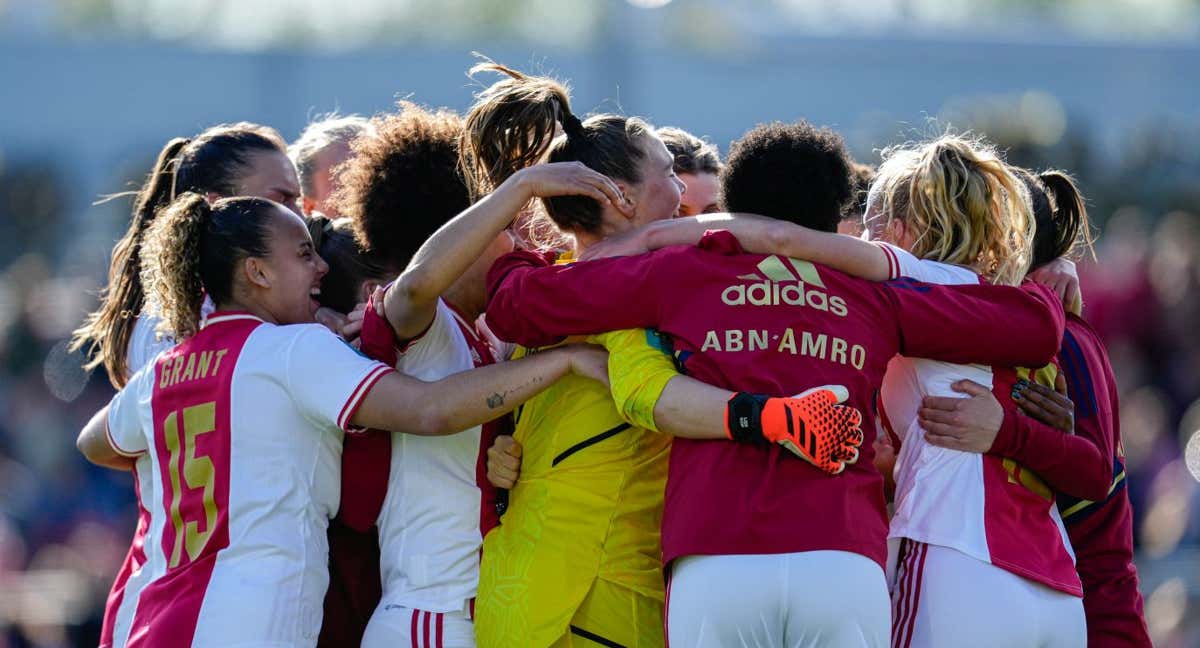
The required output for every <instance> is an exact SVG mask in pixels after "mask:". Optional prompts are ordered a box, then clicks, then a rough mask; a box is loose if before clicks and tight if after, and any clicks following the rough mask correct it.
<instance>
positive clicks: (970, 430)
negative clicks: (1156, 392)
mask: <svg viewBox="0 0 1200 648" xmlns="http://www.w3.org/2000/svg"><path fill="white" fill-rule="evenodd" d="M1019 175H1020V177H1021V179H1022V180H1023V181H1024V182H1025V186H1026V187H1027V188H1028V189H1029V193H1030V196H1031V197H1032V199H1033V214H1034V217H1035V218H1036V219H1037V234H1036V235H1035V236H1034V241H1033V263H1032V265H1031V272H1030V274H1037V273H1038V271H1039V270H1040V269H1041V268H1044V267H1045V266H1046V265H1047V264H1048V263H1050V262H1051V261H1053V260H1055V259H1061V258H1067V257H1070V256H1074V255H1075V253H1076V250H1077V248H1078V247H1080V245H1079V244H1080V242H1081V241H1082V242H1083V243H1085V244H1088V245H1089V246H1090V237H1089V226H1088V218H1087V211H1086V209H1085V207H1084V202H1083V198H1082V196H1081V195H1080V193H1079V190H1078V188H1076V186H1075V183H1074V181H1072V180H1071V178H1070V176H1068V175H1066V174H1065V173H1063V172H1061V171H1045V172H1042V173H1039V174H1036V175H1035V174H1033V173H1031V172H1029V171H1025V170H1022V171H1021V172H1020V174H1019ZM1068 303H1069V304H1071V305H1072V308H1069V309H1068V313H1067V328H1066V332H1065V333H1064V335H1063V346H1062V349H1061V350H1060V351H1059V354H1058V365H1059V367H1061V368H1062V373H1061V374H1059V375H1060V376H1062V375H1064V374H1065V376H1066V391H1067V394H1068V395H1069V397H1070V400H1067V399H1066V398H1065V397H1063V396H1061V395H1060V394H1058V393H1056V392H1055V391H1054V390H1049V389H1047V388H1046V387H1044V386H1042V385H1039V384H1037V383H1026V384H1028V386H1027V387H1024V386H1021V387H1020V388H1019V389H1017V390H1015V391H1014V392H1013V398H1015V399H1016V403H1017V406H1018V407H1019V408H1020V409H1021V410H1022V411H1024V412H1025V413H1027V414H1030V415H1031V416H1036V417H1038V418H1039V419H1041V420H1042V421H1043V422H1045V423H1048V424H1052V425H1055V426H1057V427H1059V428H1060V430H1061V431H1060V432H1058V434H1057V435H1054V436H1050V437H1049V438H1045V439H1043V438H1038V437H1037V436H1035V435H1033V434H1027V435H1025V436H1024V437H1022V436H1020V435H1018V434H1013V433H1012V430H1011V427H1012V426H1010V425H1008V423H1009V421H1010V420H1011V418H1012V416H1013V414H1014V413H1013V411H1012V409H1013V407H1012V405H1011V404H1010V403H1008V402H1005V403H1004V404H1003V406H1002V405H1001V402H1000V401H997V399H996V397H995V396H994V395H993V394H992V392H991V391H986V390H977V392H978V395H976V396H972V397H971V398H970V399H959V398H954V399H948V398H934V397H930V398H926V399H925V403H924V407H923V408H922V410H921V425H922V427H924V428H925V429H927V430H929V431H930V434H931V436H930V442H931V443H934V444H937V445H946V446H948V447H952V448H956V449H962V450H969V451H974V452H991V453H993V454H999V455H1002V456H1005V457H1008V458H1011V459H1014V460H1016V461H1018V462H1020V463H1021V464H1022V465H1024V466H1026V467H1028V468H1030V469H1032V470H1034V471H1035V472H1037V474H1038V475H1039V476H1041V477H1042V478H1043V479H1044V480H1045V481H1046V482H1047V483H1048V484H1049V485H1050V486H1051V487H1053V488H1055V490H1058V491H1060V493H1059V496H1058V498H1057V503H1058V508H1059V511H1060V512H1061V513H1062V517H1063V522H1065V523H1066V525H1067V532H1068V533H1069V534H1070V538H1071V546H1072V547H1073V548H1074V550H1075V558H1076V564H1075V566H1076V569H1077V570H1078V571H1079V576H1080V578H1081V580H1082V581H1083V608H1084V612H1085V614H1086V617H1087V634H1088V637H1087V644H1088V645H1089V646H1099V647H1104V648H1107V647H1110V646H1111V647H1113V648H1116V647H1118V646H1137V647H1139V648H1140V647H1144V646H1149V645H1151V644H1150V636H1149V633H1148V631H1147V629H1146V620H1145V617H1144V615H1143V613H1142V596H1141V593H1140V592H1139V591H1138V576H1137V568H1136V567H1135V566H1134V564H1133V521H1132V520H1133V515H1132V510H1131V508H1130V504H1129V493H1128V490H1127V489H1126V488H1125V457H1124V451H1123V449H1122V446H1121V431H1120V426H1119V421H1120V419H1119V416H1118V408H1119V406H1118V403H1117V388H1116V381H1115V379H1114V378H1113V373H1112V367H1111V365H1110V364H1109V361H1108V355H1107V353H1106V352H1105V350H1104V345H1103V343H1102V341H1101V340H1100V337H1099V336H1098V335H1097V334H1096V332H1095V331H1094V330H1093V329H1092V328H1091V327H1090V326H1089V325H1088V323H1087V321H1086V320H1084V319H1083V318H1082V317H1081V316H1080V314H1079V310H1080V308H1079V307H1080V303H1079V301H1078V300H1069V301H1068ZM958 387H959V388H971V386H970V385H968V384H964V385H959V386H958ZM1001 400H1005V401H1006V399H1004V398H1003V396H1002V397H1001ZM1071 401H1074V402H1073V403H1072V402H1071ZM1063 405H1065V407H1063ZM1000 419H1003V424H1001V423H1000ZM1064 433H1065V434H1066V435H1075V436H1076V437H1079V438H1082V439H1086V440H1088V441H1089V442H1091V443H1093V444H1094V445H1096V446H1097V448H1098V449H1099V458H1098V461H1092V462H1080V461H1064V460H1061V459H1059V460H1057V461H1056V460H1055V459H1056V458H1061V457H1062V455H1063V453H1062V452H1057V451H1056V450H1057V448H1056V447H1055V446H1056V445H1061V444H1063V443H1064V442H1065V441H1066V440H1067V439H1070V438H1071V437H1067V436H1064ZM1051 434H1052V435H1053V434H1054V433H1053V432H1052V433H1051ZM1055 437H1058V438H1055ZM1083 480H1087V481H1092V482H1095V481H1097V480H1099V481H1100V483H1101V484H1103V485H1104V488H1103V491H1102V496H1096V495H1093V496H1092V497H1091V498H1088V497H1083V496H1069V495H1065V494H1063V493H1064V492H1066V491H1068V486H1067V485H1068V484H1070V483H1072V482H1075V483H1078V482H1080V481H1083Z"/></svg>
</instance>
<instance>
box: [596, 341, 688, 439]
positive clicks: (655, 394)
mask: <svg viewBox="0 0 1200 648" xmlns="http://www.w3.org/2000/svg"><path fill="white" fill-rule="evenodd" d="M588 342H591V343H592V344H600V345H602V346H604V348H605V349H608V379H609V383H610V385H611V389H612V396H613V402H614V403H616V406H617V412H619V413H620V414H621V418H623V419H625V420H626V421H627V422H629V423H630V424H632V425H635V426H637V427H640V428H644V429H647V430H654V431H656V432H657V431H658V427H657V426H655V424H654V406H655V405H656V404H658V399H659V398H660V397H661V396H662V393H663V390H664V389H666V387H667V383H668V382H670V380H671V379H672V378H674V377H675V376H678V375H679V372H678V371H677V370H676V369H675V363H674V362H673V361H672V360H671V355H670V353H671V350H670V349H669V348H664V345H663V341H662V338H661V337H660V336H659V335H658V334H657V333H656V332H655V331H652V330H649V329H626V330H623V331H614V332H612V333H602V334H600V335H596V336H592V337H591V338H589V340H588Z"/></svg>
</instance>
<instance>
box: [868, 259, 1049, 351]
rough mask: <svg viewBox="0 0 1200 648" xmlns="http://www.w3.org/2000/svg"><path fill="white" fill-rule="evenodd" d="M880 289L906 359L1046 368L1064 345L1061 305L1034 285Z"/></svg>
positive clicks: (909, 283) (903, 284)
mask: <svg viewBox="0 0 1200 648" xmlns="http://www.w3.org/2000/svg"><path fill="white" fill-rule="evenodd" d="M881 287H882V288H883V294H882V295H881V297H882V298H883V299H885V300H886V301H887V303H888V305H889V306H890V308H892V309H893V312H894V314H895V316H896V324H897V326H898V330H897V332H898V334H899V337H900V341H901V345H900V346H901V348H900V352H901V353H902V354H904V355H906V356H910V357H917V358H932V359H934V360H943V361H945V362H955V363H960V364H970V363H979V364H986V365H996V366H1002V367H1016V366H1021V367H1041V366H1044V365H1046V364H1049V363H1050V361H1051V359H1052V358H1053V357H1054V356H1055V354H1056V353H1057V352H1058V348H1059V344H1060V343H1061V341H1062V335H1063V328H1064V326H1065V319H1064V314H1063V307H1062V302H1061V301H1059V298H1058V295H1056V294H1054V293H1053V292H1051V291H1050V290H1049V289H1048V288H1046V287H1044V286H1041V285H1039V284H1037V283H1035V282H1031V281H1027V282H1025V283H1024V284H1022V285H1021V286H990V285H960V286H939V285H934V284H927V283H922V282H919V281H914V280H910V279H899V280H896V281H891V282H888V283H886V284H881Z"/></svg>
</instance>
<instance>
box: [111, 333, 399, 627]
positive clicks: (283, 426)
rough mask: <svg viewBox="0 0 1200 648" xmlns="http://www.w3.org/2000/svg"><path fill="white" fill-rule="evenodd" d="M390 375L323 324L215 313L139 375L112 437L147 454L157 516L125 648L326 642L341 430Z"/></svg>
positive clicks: (126, 599) (121, 620)
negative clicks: (320, 638)
mask: <svg viewBox="0 0 1200 648" xmlns="http://www.w3.org/2000/svg"><path fill="white" fill-rule="evenodd" d="M390 371H392V370H391V368H390V367H387V366H386V365H383V364H380V363H377V362H373V361H371V360H368V359H366V358H364V357H362V356H361V355H359V354H358V353H357V352H355V351H354V350H353V349H351V348H350V347H349V346H347V345H346V344H345V343H344V342H342V341H341V340H340V339H338V338H337V337H336V336H334V335H333V334H332V333H330V332H329V331H328V330H327V329H325V328H324V327H322V326H320V325H317V324H305V325H294V326H276V325H272V324H267V323H265V322H263V321H262V320H260V319H259V318H257V317H254V316H253V315H250V314H247V313H214V314H213V315H211V316H210V317H209V318H208V319H207V320H206V322H205V323H204V326H203V327H202V328H201V330H200V331H199V332H198V333H197V334H196V335H195V336H193V337H192V338H190V339H188V340H186V341H184V342H182V343H181V344H179V345H177V346H175V347H174V348H172V349H170V350H168V351H165V352H163V353H162V354H161V355H159V356H158V357H157V358H156V359H155V360H154V361H153V363H152V364H151V365H149V366H147V367H145V368H144V369H142V370H141V371H139V372H138V373H137V374H135V375H134V377H133V378H132V379H131V380H130V381H129V384H128V385H126V387H125V389H123V390H121V392H119V393H118V394H117V396H116V397H114V398H113V401H112V403H111V404H110V409H109V415H108V430H107V432H108V435H109V441H110V443H111V444H112V446H113V447H114V448H115V449H117V451H118V452H120V453H122V454H125V455H128V456H131V457H140V456H142V455H145V456H146V457H147V458H148V459H149V461H150V470H149V471H148V472H149V479H148V480H147V481H148V482H149V486H150V488H147V483H144V482H142V481H141V480H140V479H139V483H140V487H141V488H142V489H143V490H142V491H141V496H142V502H143V504H144V505H145V507H146V509H147V512H148V513H149V524H148V529H147V531H146V533H145V538H144V546H143V554H144V558H145V563H144V564H142V565H141V566H140V568H138V569H136V570H133V571H132V573H130V574H129V576H128V579H127V581H126V584H125V589H124V593H123V595H122V597H121V601H120V603H119V605H117V606H116V608H117V609H116V614H115V619H114V622H113V624H112V630H111V632H112V637H113V645H114V646H163V645H193V646H234V645H272V646H293V645H314V644H315V643H316V638H317V632H318V630H319V628H320V623H321V603H322V599H323V597H324V594H325V588H326V585H327V582H328V572H327V569H326V560H327V545H326V535H325V529H326V527H327V525H328V519H329V517H331V516H332V515H333V514H334V513H335V512H336V510H337V505H338V498H339V494H340V480H339V470H340V455H341V440H342V431H343V430H344V429H345V426H346V425H347V424H348V422H349V420H350V419H351V418H352V417H353V414H354V411H355V409H356V408H357V406H358V405H359V404H360V403H361V402H362V399H363V397H364V396H365V395H366V394H367V392H369V391H370V388H371V387H372V386H373V385H374V384H375V382H376V381H378V380H379V379H380V378H381V377H383V376H384V375H385V374H387V373H389V372H390ZM148 493H150V495H148Z"/></svg>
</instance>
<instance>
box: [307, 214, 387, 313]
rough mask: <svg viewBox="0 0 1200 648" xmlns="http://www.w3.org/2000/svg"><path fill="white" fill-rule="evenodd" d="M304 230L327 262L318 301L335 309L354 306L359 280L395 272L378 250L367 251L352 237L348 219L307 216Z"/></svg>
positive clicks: (344, 310) (384, 278) (380, 278)
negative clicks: (326, 269) (306, 225)
mask: <svg viewBox="0 0 1200 648" xmlns="http://www.w3.org/2000/svg"><path fill="white" fill-rule="evenodd" d="M308 233H309V235H310V236H311V237H312V240H313V248H314V249H316V250H317V254H319V255H321V258H322V259H324V260H325V262H326V263H328V264H329V272H327V273H325V276H324V277H322V279H321V296H320V297H319V299H318V301H320V302H321V305H322V306H328V307H329V308H332V309H333V310H335V311H337V312H339V313H348V312H350V311H352V310H354V307H355V306H356V305H357V304H358V302H359V299H360V297H361V289H362V285H363V283H365V282H367V281H372V280H374V281H379V282H380V283H382V282H385V281H387V280H389V279H391V278H392V277H394V276H395V275H397V274H399V269H396V268H394V267H392V266H391V264H389V263H388V261H387V259H386V258H385V256H384V255H383V254H382V253H380V252H373V251H367V250H365V249H363V248H362V247H361V246H360V245H359V243H358V241H357V240H355V232H354V227H353V224H352V222H351V221H350V219H348V218H339V219H337V220H330V219H329V218H327V217H325V216H324V215H317V216H314V217H309V219H308Z"/></svg>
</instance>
